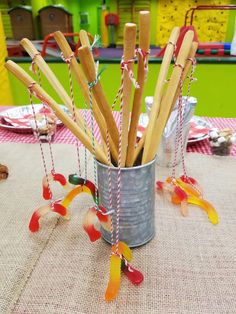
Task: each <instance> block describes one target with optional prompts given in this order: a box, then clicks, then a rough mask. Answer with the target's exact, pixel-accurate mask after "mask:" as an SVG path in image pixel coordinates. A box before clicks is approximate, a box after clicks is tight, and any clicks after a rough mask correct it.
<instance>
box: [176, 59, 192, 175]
mask: <svg viewBox="0 0 236 314" xmlns="http://www.w3.org/2000/svg"><path fill="white" fill-rule="evenodd" d="M187 60H190V61H191V63H192V67H191V71H190V75H189V82H188V87H187V95H186V104H187V103H188V97H189V95H190V89H191V84H192V82H193V80H194V79H193V73H194V71H195V68H196V59H195V58H188V59H187ZM180 95H181V98H182V91H181V92H180ZM185 107H186V106H185ZM185 107H184V108H183V106H182V104H181V108H180V113H179V114H180V142H181V162H182V168H183V173H184V176H185V178H188V176H187V171H186V167H185V158H184V143H183V121H184V116H185V110H186V108H185ZM181 124H182V125H181Z"/></svg>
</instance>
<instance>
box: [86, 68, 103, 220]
mask: <svg viewBox="0 0 236 314" xmlns="http://www.w3.org/2000/svg"><path fill="white" fill-rule="evenodd" d="M105 69H106V67H103V68H102V69H101V71H100V72H99V73H98V63H97V67H96V78H95V80H94V81H93V82H89V83H88V88H89V106H90V113H91V115H90V116H91V129H92V148H93V157H94V162H93V171H94V185H95V208H96V210H97V211H99V212H100V213H101V214H103V215H107V214H108V213H105V214H104V212H103V211H101V210H100V208H99V206H98V205H99V204H98V203H99V200H98V189H97V164H96V158H95V135H94V132H95V127H94V114H93V97H92V88H93V87H94V86H95V85H96V84H97V83H98V81H99V79H100V76H101V74H102V73H103V71H104V70H105Z"/></svg>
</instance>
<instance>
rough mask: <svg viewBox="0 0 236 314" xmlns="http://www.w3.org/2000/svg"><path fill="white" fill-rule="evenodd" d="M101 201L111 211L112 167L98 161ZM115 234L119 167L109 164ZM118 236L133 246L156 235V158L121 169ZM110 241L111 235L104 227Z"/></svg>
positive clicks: (104, 233) (107, 239)
mask: <svg viewBox="0 0 236 314" xmlns="http://www.w3.org/2000/svg"><path fill="white" fill-rule="evenodd" d="M97 173H98V190H99V201H100V204H101V205H103V206H104V207H105V208H106V209H107V210H109V199H110V191H109V167H108V166H106V165H103V164H101V163H99V162H98V163H97ZM110 176H111V196H112V209H113V210H114V213H113V214H112V221H113V229H114V232H113V235H114V239H115V234H116V221H117V220H116V212H117V176H118V169H117V168H115V167H110ZM120 200H121V206H120V219H119V239H120V241H124V242H125V243H126V244H127V245H129V246H130V247H137V246H140V245H143V244H145V243H147V242H148V241H150V240H151V239H152V238H153V237H154V235H155V160H153V161H151V162H149V163H147V164H145V165H141V166H137V167H130V168H122V169H121V188H120ZM101 232H102V237H103V238H104V239H105V240H106V241H107V242H109V243H111V234H110V233H109V232H107V231H106V230H104V229H102V230H101Z"/></svg>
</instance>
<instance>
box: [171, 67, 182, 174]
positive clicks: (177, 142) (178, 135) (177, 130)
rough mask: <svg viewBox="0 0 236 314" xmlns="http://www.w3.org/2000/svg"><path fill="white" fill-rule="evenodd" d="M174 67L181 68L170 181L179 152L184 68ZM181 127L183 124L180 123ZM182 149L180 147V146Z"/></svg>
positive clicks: (174, 172) (174, 171)
mask: <svg viewBox="0 0 236 314" xmlns="http://www.w3.org/2000/svg"><path fill="white" fill-rule="evenodd" d="M174 66H175V67H176V66H178V67H180V68H181V76H180V94H179V98H178V113H177V125H176V133H175V152H174V161H173V166H172V179H174V178H175V175H176V166H177V154H178V150H179V143H180V137H181V132H182V130H181V116H182V92H183V70H184V67H183V66H182V65H181V64H178V63H175V64H174ZM182 127H183V122H182ZM181 149H182V146H181Z"/></svg>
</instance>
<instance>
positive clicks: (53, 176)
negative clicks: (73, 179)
mask: <svg viewBox="0 0 236 314" xmlns="http://www.w3.org/2000/svg"><path fill="white" fill-rule="evenodd" d="M52 181H56V182H59V183H60V184H61V185H62V186H63V187H64V188H65V189H67V190H68V189H70V186H69V184H68V182H67V180H66V178H65V177H64V176H63V175H62V174H60V173H55V172H51V173H50V174H48V175H47V176H45V177H43V182H42V184H43V198H44V199H45V200H50V199H51V197H52V195H51V191H50V188H49V182H52Z"/></svg>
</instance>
